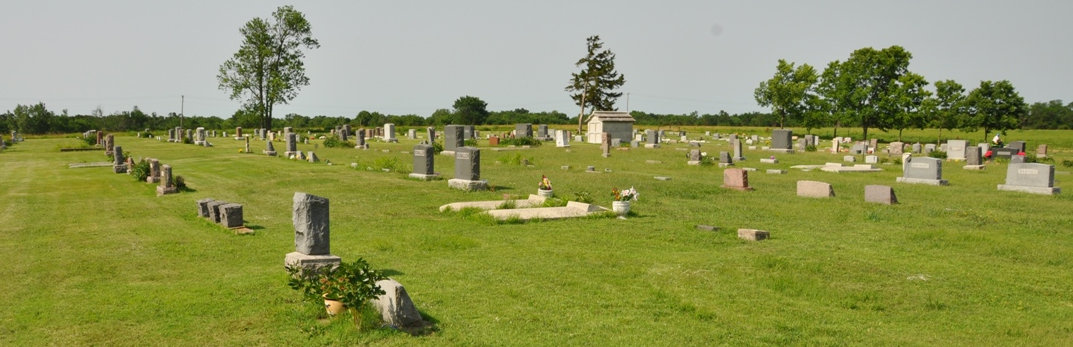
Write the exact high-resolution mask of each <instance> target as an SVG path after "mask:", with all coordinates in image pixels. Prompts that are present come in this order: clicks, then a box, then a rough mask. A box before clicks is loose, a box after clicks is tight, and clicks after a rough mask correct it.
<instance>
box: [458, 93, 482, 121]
mask: <svg viewBox="0 0 1073 347" xmlns="http://www.w3.org/2000/svg"><path fill="white" fill-rule="evenodd" d="M487 107H488V103H485V102H484V101H482V100H481V99H479V98H477V97H475V96H469V95H466V96H463V97H460V98H458V100H455V104H454V108H455V112H454V117H453V118H454V119H453V120H454V121H455V122H457V123H459V124H470V125H476V124H484V121H485V120H486V119H488V109H487Z"/></svg>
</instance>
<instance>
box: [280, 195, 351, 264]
mask: <svg viewBox="0 0 1073 347" xmlns="http://www.w3.org/2000/svg"><path fill="white" fill-rule="evenodd" d="M293 202H294V204H293V205H292V209H291V211H292V216H293V217H292V220H293V223H294V249H295V251H294V252H291V253H287V256H286V258H284V261H283V262H284V264H286V265H287V266H298V267H302V268H304V269H307V270H316V269H319V268H321V267H325V266H328V267H331V266H336V265H339V264H340V259H339V257H337V256H334V255H332V254H331V230H330V226H329V217H330V215H329V213H328V199H327V198H323V197H319V196H316V195H312V194H306V193H302V192H296V193H294V199H293Z"/></svg>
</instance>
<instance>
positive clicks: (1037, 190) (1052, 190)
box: [998, 184, 1062, 195]
mask: <svg viewBox="0 0 1073 347" xmlns="http://www.w3.org/2000/svg"><path fill="white" fill-rule="evenodd" d="M998 190H1005V191H1009V192H1022V193H1032V194H1041V195H1055V194H1059V193H1061V192H1062V188H1059V187H1029V186H1014V185H1009V184H1000V185H998Z"/></svg>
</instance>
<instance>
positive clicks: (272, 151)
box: [261, 141, 276, 157]
mask: <svg viewBox="0 0 1073 347" xmlns="http://www.w3.org/2000/svg"><path fill="white" fill-rule="evenodd" d="M261 153H264V154H265V155H268V156H270V157H274V156H276V148H275V147H273V146H272V141H265V150H263V151H261Z"/></svg>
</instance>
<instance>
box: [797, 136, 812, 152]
mask: <svg viewBox="0 0 1073 347" xmlns="http://www.w3.org/2000/svg"><path fill="white" fill-rule="evenodd" d="M805 136H809V135H805ZM808 146H809V142H808V138H802V139H798V140H797V148H799V149H801V150H802V151H804V150H805V148H807V147H808Z"/></svg>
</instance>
